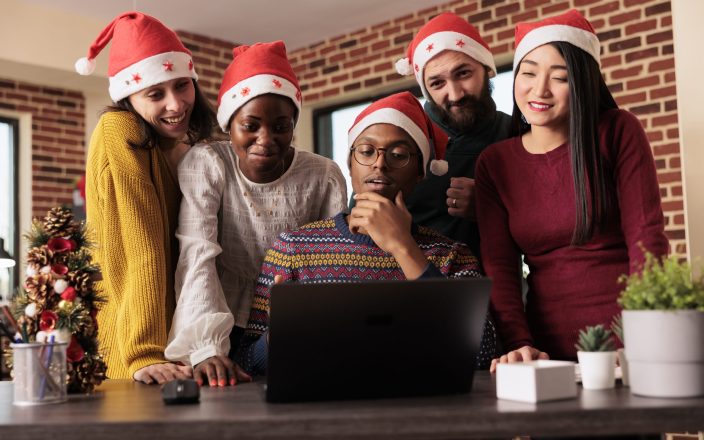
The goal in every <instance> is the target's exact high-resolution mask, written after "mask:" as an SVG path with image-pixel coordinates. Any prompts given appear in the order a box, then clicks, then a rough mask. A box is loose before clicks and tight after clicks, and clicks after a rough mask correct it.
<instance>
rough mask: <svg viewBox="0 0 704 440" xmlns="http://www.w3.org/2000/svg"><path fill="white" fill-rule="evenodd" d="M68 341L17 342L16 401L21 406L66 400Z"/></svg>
mask: <svg viewBox="0 0 704 440" xmlns="http://www.w3.org/2000/svg"><path fill="white" fill-rule="evenodd" d="M67 345H68V344H66V343H59V342H56V343H46V344H43V343H29V344H25V343H14V344H10V347H11V348H12V363H13V376H14V378H13V380H12V381H13V384H14V390H15V397H14V400H13V403H14V404H15V405H20V406H30V405H43V404H46V403H58V402H65V401H66V347H67Z"/></svg>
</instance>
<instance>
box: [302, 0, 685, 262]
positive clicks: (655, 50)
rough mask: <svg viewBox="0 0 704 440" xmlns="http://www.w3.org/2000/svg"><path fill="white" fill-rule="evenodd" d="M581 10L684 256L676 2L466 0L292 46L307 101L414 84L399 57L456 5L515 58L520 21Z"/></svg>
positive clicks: (502, 52)
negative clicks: (650, 160)
mask: <svg viewBox="0 0 704 440" xmlns="http://www.w3.org/2000/svg"><path fill="white" fill-rule="evenodd" d="M568 8H576V9H578V10H580V12H582V13H583V14H584V15H585V16H586V17H587V18H588V19H589V20H590V21H591V22H592V24H593V25H594V27H595V28H596V30H597V32H598V34H599V38H600V40H601V43H602V50H603V54H602V65H603V71H604V74H605V77H606V81H607V84H609V87H610V88H611V90H612V92H613V94H614V96H615V98H616V100H617V102H618V103H619V105H620V106H621V107H623V108H625V109H628V110H630V111H631V112H633V113H634V114H636V115H637V116H638V117H639V118H640V120H641V122H642V123H643V126H644V128H645V130H646V132H647V134H648V138H649V139H650V142H651V145H652V147H653V152H654V154H655V161H656V165H657V168H658V177H659V180H660V188H661V195H662V200H663V209H664V211H665V215H666V221H667V226H666V232H667V235H668V237H669V238H670V243H671V247H672V251H673V252H676V253H677V254H679V255H682V256H685V252H686V244H685V230H684V205H683V203H684V202H683V198H682V175H681V168H680V148H679V133H678V124H677V101H676V96H675V66H674V55H673V44H672V16H671V13H670V2H669V1H663V0H620V1H619V0H570V1H560V2H555V1H551V0H523V1H512V0H480V1H477V0H460V1H455V2H452V3H448V4H447V5H444V6H440V7H431V8H428V9H424V10H421V11H418V12H416V13H413V14H408V15H405V16H403V17H399V18H396V19H394V20H391V21H386V22H383V23H377V24H370V25H369V26H367V27H365V28H364V29H359V30H357V31H354V32H350V33H348V34H344V35H339V36H336V37H333V38H329V39H327V40H325V41H321V42H318V43H316V44H313V45H311V46H309V47H307V48H303V49H300V50H296V51H293V52H291V54H290V58H291V62H292V63H293V64H294V68H295V71H296V74H297V75H298V77H299V80H300V81H301V87H302V88H303V90H304V102H305V105H308V106H311V105H312V106H318V107H320V106H325V101H326V100H329V99H337V100H338V101H339V99H340V97H341V96H343V95H344V94H346V93H350V92H356V93H359V92H368V95H369V96H373V95H375V94H377V93H378V91H379V90H382V89H383V90H388V89H389V88H390V87H393V85H394V84H398V86H399V87H403V86H404V85H405V84H408V83H407V81H406V80H404V79H402V78H401V77H400V76H399V75H398V74H396V72H395V69H394V63H395V61H396V60H397V59H399V58H401V57H402V56H404V53H405V49H406V47H407V46H408V42H409V41H410V40H411V39H412V38H413V35H414V34H415V32H416V31H417V30H418V28H419V27H420V26H422V25H423V24H424V23H425V22H427V21H428V20H429V19H430V18H432V17H433V16H435V15H437V14H438V13H439V12H443V11H452V12H455V13H457V14H458V15H460V16H462V17H464V18H466V19H467V20H469V21H470V22H471V23H472V24H474V25H475V26H477V28H478V29H479V31H480V33H481V34H482V35H483V36H484V38H485V39H486V41H487V43H489V45H490V46H491V49H492V51H493V53H494V55H495V56H496V57H497V58H498V59H500V60H504V61H505V60H510V59H511V57H512V54H513V28H514V26H515V24H516V22H519V21H531V20H536V19H538V18H539V17H544V16H547V15H553V14H557V13H560V12H564V11H565V10H567V9H568Z"/></svg>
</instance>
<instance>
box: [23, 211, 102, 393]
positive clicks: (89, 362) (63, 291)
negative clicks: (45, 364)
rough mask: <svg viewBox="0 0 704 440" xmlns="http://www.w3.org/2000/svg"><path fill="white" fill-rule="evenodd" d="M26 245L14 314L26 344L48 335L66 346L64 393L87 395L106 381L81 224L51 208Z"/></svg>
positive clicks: (94, 270)
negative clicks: (26, 250) (24, 333)
mask: <svg viewBox="0 0 704 440" xmlns="http://www.w3.org/2000/svg"><path fill="white" fill-rule="evenodd" d="M25 237H26V238H27V240H28V241H29V251H28V253H27V278H26V280H25V282H24V285H23V287H22V288H21V289H20V291H19V293H18V294H17V295H16V296H15V298H14V306H15V307H14V309H15V310H14V312H15V317H16V319H17V322H18V324H19V326H20V327H21V328H23V329H24V328H26V333H27V336H28V338H29V342H34V341H36V342H44V341H46V340H47V339H48V337H49V335H53V336H54V340H55V341H56V342H66V343H68V349H67V351H66V359H67V363H68V365H67V371H68V378H67V380H68V392H69V393H90V392H92V391H93V389H94V388H95V386H97V385H100V383H101V382H102V381H103V380H104V379H105V371H106V369H107V367H106V365H105V362H104V361H103V358H102V356H101V355H100V353H99V351H98V340H97V334H98V326H97V321H96V319H95V315H96V312H97V307H96V306H97V303H98V302H99V299H98V297H97V294H96V291H95V289H94V287H93V281H94V279H95V278H96V277H99V274H100V270H99V268H98V267H97V266H96V265H95V264H93V263H92V261H91V254H90V252H89V248H90V247H91V243H90V242H89V240H88V239H87V237H86V225H85V223H84V222H80V223H79V222H77V221H75V220H74V218H73V214H72V213H71V211H70V210H69V209H67V208H53V209H51V210H50V211H49V212H48V213H47V215H46V217H45V218H44V221H40V220H38V219H34V221H33V222H32V229H31V231H30V232H29V233H28V234H27V235H26V236H25Z"/></svg>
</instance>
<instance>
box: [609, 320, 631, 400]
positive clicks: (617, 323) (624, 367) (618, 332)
mask: <svg viewBox="0 0 704 440" xmlns="http://www.w3.org/2000/svg"><path fill="white" fill-rule="evenodd" d="M611 331H612V332H613V334H614V336H616V337H617V338H618V340H619V341H621V345H623V317H621V315H620V314H619V315H615V316H614V317H613V319H612V320H611ZM616 359H618V365H619V366H620V367H621V383H622V384H623V386H625V387H627V386H628V385H629V380H628V359H627V358H626V350H624V349H623V348H619V349H617V350H616Z"/></svg>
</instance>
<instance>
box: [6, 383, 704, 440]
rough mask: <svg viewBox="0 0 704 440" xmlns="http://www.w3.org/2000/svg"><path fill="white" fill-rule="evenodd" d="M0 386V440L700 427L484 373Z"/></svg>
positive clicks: (701, 407) (617, 399)
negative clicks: (360, 394)
mask: <svg viewBox="0 0 704 440" xmlns="http://www.w3.org/2000/svg"><path fill="white" fill-rule="evenodd" d="M11 385H12V384H11V383H9V382H2V383H0V439H3V440H18V439H41V440H46V439H71V440H76V439H89V440H98V439H120V440H139V439H149V440H166V439H187V440H193V439H199V438H208V439H216V438H236V439H238V440H244V439H253V438H259V439H261V438H287V439H308V438H334V439H335V440H340V439H348V438H354V439H361V438H369V439H388V438H406V439H407V438H413V439H418V438H488V437H500V438H510V437H511V436H514V435H543V436H550V435H560V436H566V435H570V436H577V435H607V434H611V435H615V434H634V433H659V432H682V431H697V430H704V399H702V398H699V399H647V398H640V397H636V396H632V395H631V394H630V391H629V389H628V388H621V387H617V388H616V389H614V390H607V391H584V390H580V395H579V397H578V398H577V399H572V400H565V401H558V402H549V403H542V404H538V405H532V404H522V403H514V402H508V401H501V400H497V399H496V398H495V396H496V391H495V382H494V380H493V378H492V377H491V376H490V375H489V374H488V373H487V372H480V373H478V374H477V376H476V378H475V384H474V390H473V391H472V393H470V394H467V395H455V396H441V397H430V398H406V399H389V400H376V401H368V400H367V401H347V402H320V403H305V404H267V403H266V402H265V401H264V394H263V389H262V384H261V383H251V384H243V385H238V386H236V387H234V388H231V387H228V388H224V389H209V388H203V389H202V393H201V403H200V404H198V405H185V406H166V405H164V404H163V403H162V401H161V394H160V389H159V387H157V386H148V385H141V384H136V383H133V382H131V381H108V382H106V383H105V384H104V385H103V386H102V387H101V388H100V389H101V393H100V394H99V395H97V396H93V397H74V398H71V400H70V401H69V402H68V403H63V404H56V405H47V406H35V407H15V406H13V405H12V386H11Z"/></svg>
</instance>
